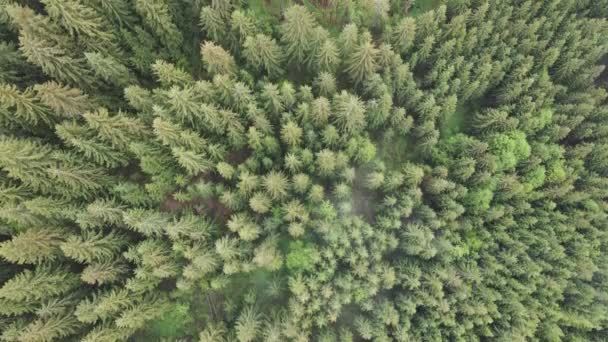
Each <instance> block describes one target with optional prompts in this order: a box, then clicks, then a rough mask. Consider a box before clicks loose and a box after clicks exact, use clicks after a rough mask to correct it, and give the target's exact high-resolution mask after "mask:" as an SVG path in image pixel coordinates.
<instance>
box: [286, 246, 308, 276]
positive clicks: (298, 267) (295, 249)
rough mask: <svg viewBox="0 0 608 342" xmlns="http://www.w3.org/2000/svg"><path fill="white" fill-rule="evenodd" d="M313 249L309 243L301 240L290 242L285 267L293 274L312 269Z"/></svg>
mask: <svg viewBox="0 0 608 342" xmlns="http://www.w3.org/2000/svg"><path fill="white" fill-rule="evenodd" d="M314 253H315V249H314V247H313V245H311V244H310V243H306V242H304V241H302V240H296V241H291V242H290V243H289V249H288V252H287V257H286V259H285V265H286V266H287V269H289V270H290V271H293V272H299V271H306V270H311V269H312V267H314Z"/></svg>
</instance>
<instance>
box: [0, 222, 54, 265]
mask: <svg viewBox="0 0 608 342" xmlns="http://www.w3.org/2000/svg"><path fill="white" fill-rule="evenodd" d="M64 234H65V232H64V231H62V230H61V229H56V228H40V229H39V228H29V229H27V230H25V231H23V232H20V233H18V234H16V235H14V236H13V238H12V239H11V240H9V241H5V242H3V243H1V244H0V256H2V257H3V258H4V259H6V260H8V261H10V262H12V263H16V264H30V263H33V264H40V263H42V262H46V261H52V260H54V259H56V258H57V257H58V253H57V252H58V251H59V250H58V248H59V244H60V243H61V242H62V241H63V236H64Z"/></svg>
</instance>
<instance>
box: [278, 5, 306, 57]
mask: <svg viewBox="0 0 608 342" xmlns="http://www.w3.org/2000/svg"><path fill="white" fill-rule="evenodd" d="M284 16H285V19H284V21H283V23H282V24H281V41H282V42H283V43H284V44H285V45H286V46H287V50H286V52H287V55H288V57H289V60H290V62H292V63H294V64H296V65H298V64H300V65H301V64H304V61H305V58H306V53H307V52H308V51H310V50H311V48H312V46H311V45H312V44H313V43H314V41H313V40H312V38H313V30H314V20H313V18H312V16H311V15H310V13H309V12H308V10H307V9H306V8H305V7H304V6H300V5H293V6H291V7H289V8H288V9H287V10H286V11H285V14H284Z"/></svg>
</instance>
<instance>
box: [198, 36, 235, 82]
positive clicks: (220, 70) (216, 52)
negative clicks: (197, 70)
mask: <svg viewBox="0 0 608 342" xmlns="http://www.w3.org/2000/svg"><path fill="white" fill-rule="evenodd" d="M201 55H202V56H203V63H205V66H206V67H207V71H208V72H209V73H210V74H211V75H215V74H228V75H233V74H234V73H235V72H236V64H235V63H234V58H233V57H232V56H231V55H230V54H229V53H228V52H227V51H226V50H224V49H223V48H222V47H221V46H218V45H215V44H214V43H213V42H209V41H207V42H205V43H203V44H202V45H201Z"/></svg>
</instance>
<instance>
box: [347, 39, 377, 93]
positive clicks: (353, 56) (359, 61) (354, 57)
mask: <svg viewBox="0 0 608 342" xmlns="http://www.w3.org/2000/svg"><path fill="white" fill-rule="evenodd" d="M366 33H367V32H365V34H362V35H361V42H360V43H359V44H358V45H357V46H355V47H353V49H352V52H351V53H350V54H349V55H348V59H347V61H346V65H347V67H346V70H345V71H346V72H347V73H348V74H349V75H350V78H351V79H352V80H353V82H355V84H360V83H361V82H362V81H363V80H364V79H365V78H367V77H369V76H371V75H372V74H373V73H374V72H375V71H376V68H377V62H376V58H377V56H378V49H377V48H376V47H375V46H374V44H373V42H372V41H371V37H370V35H369V34H366Z"/></svg>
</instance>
